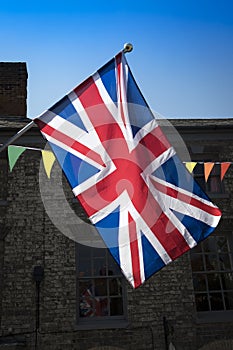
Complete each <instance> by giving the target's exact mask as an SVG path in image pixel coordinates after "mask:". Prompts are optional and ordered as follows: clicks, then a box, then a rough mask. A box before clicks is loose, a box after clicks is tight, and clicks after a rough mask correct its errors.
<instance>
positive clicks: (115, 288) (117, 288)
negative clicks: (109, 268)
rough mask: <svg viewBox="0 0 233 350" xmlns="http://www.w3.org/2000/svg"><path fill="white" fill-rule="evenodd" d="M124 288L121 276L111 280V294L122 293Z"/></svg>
mask: <svg viewBox="0 0 233 350" xmlns="http://www.w3.org/2000/svg"><path fill="white" fill-rule="evenodd" d="M121 294H122V288H121V283H120V280H119V278H112V279H110V280H109V295H121Z"/></svg>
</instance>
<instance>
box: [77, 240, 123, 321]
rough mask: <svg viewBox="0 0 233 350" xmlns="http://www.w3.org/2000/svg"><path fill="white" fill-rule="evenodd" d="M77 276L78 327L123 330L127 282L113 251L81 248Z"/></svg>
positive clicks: (87, 247)
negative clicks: (90, 325)
mask: <svg viewBox="0 0 233 350" xmlns="http://www.w3.org/2000/svg"><path fill="white" fill-rule="evenodd" d="M77 273H78V275H77V295H78V324H81V325H88V324H91V323H92V324H96V325H98V326H99V325H100V324H102V325H103V326H104V325H105V326H111V325H112V324H113V323H114V324H115V326H116V327H117V326H119V327H120V326H123V325H124V323H122V322H121V321H123V320H125V319H126V310H125V309H126V305H125V304H126V301H125V299H126V298H125V295H126V292H125V284H124V278H123V276H122V274H121V271H120V268H119V267H118V265H117V264H116V262H115V261H114V259H113V258H112V256H111V254H110V253H109V251H108V250H107V249H104V248H93V247H89V246H84V245H77ZM106 321H107V322H106ZM110 321H111V322H110ZM109 322H110V323H109Z"/></svg>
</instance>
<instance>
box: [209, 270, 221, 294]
mask: <svg viewBox="0 0 233 350" xmlns="http://www.w3.org/2000/svg"><path fill="white" fill-rule="evenodd" d="M207 280H208V287H209V290H221V284H220V278H219V275H218V274H217V273H210V274H208V275H207Z"/></svg>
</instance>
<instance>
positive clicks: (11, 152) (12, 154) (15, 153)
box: [8, 146, 26, 171]
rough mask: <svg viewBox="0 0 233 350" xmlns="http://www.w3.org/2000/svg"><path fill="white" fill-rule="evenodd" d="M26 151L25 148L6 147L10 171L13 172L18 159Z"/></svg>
mask: <svg viewBox="0 0 233 350" xmlns="http://www.w3.org/2000/svg"><path fill="white" fill-rule="evenodd" d="M24 151H26V147H18V146H8V159H9V167H10V171H12V170H13V168H14V166H15V164H16V162H17V160H18V158H19V157H20V156H21V154H22V153H23V152H24Z"/></svg>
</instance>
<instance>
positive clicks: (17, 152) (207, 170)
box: [0, 144, 233, 182]
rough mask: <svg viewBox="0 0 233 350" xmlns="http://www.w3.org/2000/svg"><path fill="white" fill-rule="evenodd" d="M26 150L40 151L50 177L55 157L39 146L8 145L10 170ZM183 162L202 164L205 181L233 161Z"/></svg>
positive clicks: (222, 173) (191, 168)
mask: <svg viewBox="0 0 233 350" xmlns="http://www.w3.org/2000/svg"><path fill="white" fill-rule="evenodd" d="M0 146H1V144H0ZM26 150H31V151H39V152H41V155H42V160H43V164H44V169H45V173H46V175H47V176H48V178H50V176H51V171H52V167H53V164H54V162H55V160H56V158H55V156H54V154H53V152H52V151H46V150H44V149H41V148H35V147H26V146H18V145H10V146H8V161H9V168H10V171H12V170H13V168H14V166H15V164H16V162H17V160H18V159H19V157H20V156H21V154H23V153H24V152H25V151H26ZM183 163H184V165H185V166H186V168H187V169H188V171H189V172H190V173H193V171H194V169H195V167H196V165H197V164H203V166H204V177H205V181H206V182H207V181H208V178H209V176H210V174H211V172H212V170H213V168H214V166H215V165H220V179H221V181H222V180H223V178H224V176H225V174H226V172H227V171H228V169H229V167H230V166H231V165H232V164H233V162H204V161H197V162H193V161H190V162H183Z"/></svg>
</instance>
